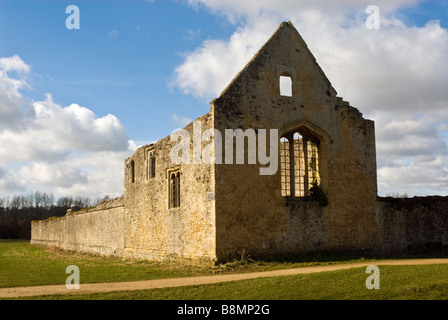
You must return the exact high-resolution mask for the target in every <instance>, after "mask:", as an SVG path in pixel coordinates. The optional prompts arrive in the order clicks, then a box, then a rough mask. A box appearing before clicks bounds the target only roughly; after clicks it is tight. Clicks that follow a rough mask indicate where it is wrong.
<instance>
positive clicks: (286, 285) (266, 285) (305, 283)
mask: <svg viewBox="0 0 448 320" xmlns="http://www.w3.org/2000/svg"><path fill="white" fill-rule="evenodd" d="M447 269H448V266H447V265H426V266H380V289H378V290H376V289H372V290H368V289H367V288H366V286H365V281H366V279H367V277H368V274H366V273H365V268H354V269H349V270H341V271H331V272H324V273H316V274H308V275H296V276H281V277H273V278H263V279H254V280H242V281H235V282H229V283H219V284H210V285H200V286H188V287H179V288H165V289H155V290H139V291H129V292H110V293H100V294H82V295H76V294H75V295H64V296H46V297H33V298H31V299H51V300H53V299H54V300H57V299H61V300H66V299H70V300H447V299H448V273H447Z"/></svg>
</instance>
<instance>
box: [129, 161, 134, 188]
mask: <svg viewBox="0 0 448 320" xmlns="http://www.w3.org/2000/svg"><path fill="white" fill-rule="evenodd" d="M129 181H130V182H131V183H134V182H135V163H134V160H131V163H130V165H129Z"/></svg>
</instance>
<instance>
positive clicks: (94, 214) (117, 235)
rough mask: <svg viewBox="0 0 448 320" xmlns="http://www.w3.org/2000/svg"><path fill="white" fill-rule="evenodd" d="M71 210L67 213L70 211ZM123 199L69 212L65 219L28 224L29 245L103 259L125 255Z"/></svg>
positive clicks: (51, 219) (52, 219)
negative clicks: (56, 248) (96, 256)
mask: <svg viewBox="0 0 448 320" xmlns="http://www.w3.org/2000/svg"><path fill="white" fill-rule="evenodd" d="M69 211H70V210H69ZM126 223H127V221H126V219H125V210H124V205H123V199H122V198H117V199H113V200H109V201H106V202H102V203H100V204H99V205H98V206H97V207H95V208H91V209H83V210H80V211H71V212H69V213H67V214H66V215H65V216H64V217H59V218H50V219H47V220H40V221H32V222H31V241H30V242H31V244H34V245H42V246H47V247H58V248H61V249H63V250H73V251H79V252H85V253H90V254H99V255H102V256H125V252H124V230H126Z"/></svg>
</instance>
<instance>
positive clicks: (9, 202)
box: [0, 191, 110, 209]
mask: <svg viewBox="0 0 448 320" xmlns="http://www.w3.org/2000/svg"><path fill="white" fill-rule="evenodd" d="M109 199H110V197H109V196H105V197H102V198H101V197H100V198H90V197H81V196H77V197H73V196H62V197H59V198H56V197H55V196H54V195H53V194H52V193H46V192H40V191H35V192H30V193H28V194H21V195H13V196H5V197H0V208H4V209H25V208H44V209H51V208H52V207H67V208H70V207H72V206H76V207H80V208H88V207H94V206H96V205H97V204H98V203H100V202H101V201H104V200H109Z"/></svg>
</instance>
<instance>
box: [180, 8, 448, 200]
mask: <svg viewBox="0 0 448 320" xmlns="http://www.w3.org/2000/svg"><path fill="white" fill-rule="evenodd" d="M188 3H189V4H190V5H191V6H194V7H196V8H198V9H199V10H200V9H206V10H210V11H212V12H213V13H215V14H220V15H225V16H226V17H227V18H228V20H229V21H230V22H231V23H234V24H235V32H234V33H233V34H232V35H231V37H230V38H229V39H225V40H213V39H208V40H206V41H204V42H203V43H202V45H201V46H200V47H198V48H197V49H196V50H194V51H192V52H188V53H186V54H185V56H184V61H183V63H182V64H181V65H179V66H178V67H177V68H176V70H175V80H174V81H173V83H174V84H175V85H176V86H177V87H178V88H179V89H180V90H181V91H182V92H183V93H185V94H192V95H195V96H197V97H200V98H207V99H211V98H213V97H216V96H219V94H220V93H221V91H222V90H223V89H225V87H226V86H227V85H228V84H229V83H230V81H231V80H232V78H233V77H234V76H235V75H236V74H237V73H238V72H239V71H240V70H241V69H242V68H243V67H244V65H245V64H246V63H247V62H248V61H249V60H250V59H251V58H252V56H253V54H254V53H255V52H256V51H258V49H259V48H260V47H261V46H262V45H263V44H264V42H266V41H267V39H268V38H269V36H270V35H271V34H272V33H273V32H274V30H275V29H276V28H277V26H278V25H279V24H280V23H281V22H282V21H288V20H290V21H292V22H293V23H294V25H295V26H296V28H297V29H298V31H299V33H300V34H301V35H302V37H303V38H304V40H305V42H306V43H307V44H308V47H309V48H310V50H311V52H312V53H313V55H314V56H315V57H316V59H317V62H318V63H319V65H320V66H321V67H322V69H323V70H324V72H325V73H326V75H327V76H328V78H329V79H330V81H331V82H332V84H333V86H334V88H335V89H336V90H337V91H338V95H339V96H342V97H344V99H345V100H347V101H350V103H351V105H353V106H354V107H356V108H358V109H359V110H360V111H361V112H362V113H364V114H365V116H366V117H368V118H372V119H373V120H375V122H376V123H375V126H376V132H377V158H378V169H379V171H378V183H379V186H380V188H379V189H380V193H381V194H385V193H387V192H395V191H396V190H397V189H400V188H406V187H407V186H411V185H412V190H413V192H415V193H416V194H418V193H422V192H434V193H439V194H448V179H447V178H448V170H447V168H448V157H447V154H448V153H447V132H446V131H447V127H448V110H447V108H446V106H447V105H448V90H446V88H445V87H446V84H447V83H448V64H447V63H446V57H447V56H448V31H447V30H446V29H444V28H442V27H441V26H440V24H439V22H438V21H428V23H427V24H426V25H425V26H423V27H409V26H406V25H405V24H404V23H403V22H402V21H400V20H399V19H397V18H396V17H395V16H394V12H395V11H396V10H397V9H400V8H404V7H408V6H412V5H415V4H417V1H414V0H396V1H376V2H375V3H374V4H375V5H376V6H378V7H379V9H380V13H381V20H380V29H379V30H368V29H367V28H366V26H365V19H366V18H367V16H368V14H367V13H366V12H365V9H366V8H367V6H368V5H370V4H372V3H370V2H367V1H357V0H343V1H330V0H325V1H311V0H309V1H308V0H306V1H297V0H279V1H275V2H273V1H268V0H258V1H243V2H241V1H236V0H226V1H223V0H189V1H188ZM423 159H426V160H425V161H423ZM428 159H430V160H428ZM435 159H437V161H436V160H435ZM410 179H413V180H412V183H410ZM425 190H426V191H425ZM398 191H402V190H398ZM409 192H410V191H409Z"/></svg>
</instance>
